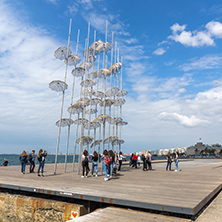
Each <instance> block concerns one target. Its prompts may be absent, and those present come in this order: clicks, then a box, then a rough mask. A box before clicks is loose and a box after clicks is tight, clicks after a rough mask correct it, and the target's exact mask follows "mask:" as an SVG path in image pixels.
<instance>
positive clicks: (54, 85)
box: [49, 80, 68, 92]
mask: <svg viewBox="0 0 222 222" xmlns="http://www.w3.org/2000/svg"><path fill="white" fill-rule="evenodd" d="M49 88H50V89H51V90H53V91H56V92H61V91H65V90H66V89H68V85H67V84H66V83H65V82H63V81H61V80H54V81H52V82H50V83H49Z"/></svg>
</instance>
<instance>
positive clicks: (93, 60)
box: [87, 54, 97, 63]
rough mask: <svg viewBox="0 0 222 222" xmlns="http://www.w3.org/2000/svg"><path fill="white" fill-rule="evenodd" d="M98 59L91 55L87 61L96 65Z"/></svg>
mask: <svg viewBox="0 0 222 222" xmlns="http://www.w3.org/2000/svg"><path fill="white" fill-rule="evenodd" d="M96 58H97V57H96V55H93V54H91V55H88V56H87V61H88V62H91V63H94V62H95V61H96Z"/></svg>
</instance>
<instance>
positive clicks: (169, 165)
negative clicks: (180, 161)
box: [166, 161, 171, 170]
mask: <svg viewBox="0 0 222 222" xmlns="http://www.w3.org/2000/svg"><path fill="white" fill-rule="evenodd" d="M168 167H169V170H171V162H169V161H167V166H166V170H168Z"/></svg>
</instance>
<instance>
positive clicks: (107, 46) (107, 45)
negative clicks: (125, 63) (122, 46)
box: [96, 42, 113, 53]
mask: <svg viewBox="0 0 222 222" xmlns="http://www.w3.org/2000/svg"><path fill="white" fill-rule="evenodd" d="M112 47H113V44H112V43H110V42H104V43H101V44H99V45H98V46H97V47H96V52H98V53H101V52H108V51H110V50H111V49H112Z"/></svg>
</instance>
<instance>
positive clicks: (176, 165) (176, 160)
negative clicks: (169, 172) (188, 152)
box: [175, 159, 179, 170]
mask: <svg viewBox="0 0 222 222" xmlns="http://www.w3.org/2000/svg"><path fill="white" fill-rule="evenodd" d="M178 162H179V161H178V159H175V168H176V170H179V167H178Z"/></svg>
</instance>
